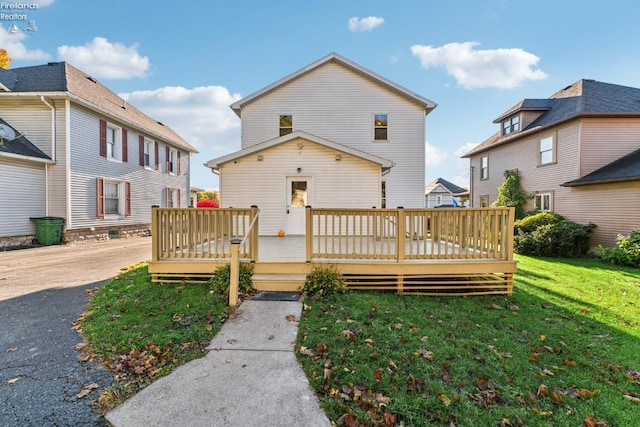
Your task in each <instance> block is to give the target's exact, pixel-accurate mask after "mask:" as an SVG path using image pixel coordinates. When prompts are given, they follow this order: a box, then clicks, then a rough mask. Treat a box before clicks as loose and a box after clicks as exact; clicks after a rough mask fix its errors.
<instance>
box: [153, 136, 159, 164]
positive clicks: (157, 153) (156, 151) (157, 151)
mask: <svg viewBox="0 0 640 427" xmlns="http://www.w3.org/2000/svg"><path fill="white" fill-rule="evenodd" d="M154 145H155V147H154V150H155V152H154V153H153V154H154V159H155V162H156V170H158V169H160V148H159V147H158V141H155V143H154Z"/></svg>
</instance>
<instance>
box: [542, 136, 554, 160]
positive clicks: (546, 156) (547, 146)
mask: <svg viewBox="0 0 640 427" xmlns="http://www.w3.org/2000/svg"><path fill="white" fill-rule="evenodd" d="M539 161H540V164H541V165H546V164H548V163H553V162H554V150H553V136H547V137H544V138H542V139H540V158H539Z"/></svg>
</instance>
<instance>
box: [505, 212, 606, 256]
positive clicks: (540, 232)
mask: <svg viewBox="0 0 640 427" xmlns="http://www.w3.org/2000/svg"><path fill="white" fill-rule="evenodd" d="M534 216H537V215H534ZM594 227H595V224H587V225H581V224H576V223H575V222H573V221H569V220H566V219H563V220H560V221H558V222H551V223H549V224H545V225H541V226H539V227H537V228H536V229H535V230H533V231H531V232H524V231H522V230H523V229H525V228H521V229H520V230H519V231H518V232H517V233H516V234H514V238H513V249H514V251H515V252H516V253H518V254H522V255H532V256H544V257H563V258H571V257H577V256H582V255H585V254H586V253H587V252H588V251H589V237H590V236H591V231H592V230H593V228H594Z"/></svg>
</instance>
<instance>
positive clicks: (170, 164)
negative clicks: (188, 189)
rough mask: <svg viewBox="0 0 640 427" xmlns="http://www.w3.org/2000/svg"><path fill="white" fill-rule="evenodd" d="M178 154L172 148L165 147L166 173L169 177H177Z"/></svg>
mask: <svg viewBox="0 0 640 427" xmlns="http://www.w3.org/2000/svg"><path fill="white" fill-rule="evenodd" d="M177 157H178V152H177V151H176V150H174V149H173V148H168V147H167V172H168V173H170V174H171V175H177V173H178V166H177V162H178V159H177Z"/></svg>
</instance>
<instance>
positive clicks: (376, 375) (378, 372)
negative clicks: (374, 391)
mask: <svg viewBox="0 0 640 427" xmlns="http://www.w3.org/2000/svg"><path fill="white" fill-rule="evenodd" d="M373 379H374V380H376V381H378V382H380V381H382V368H378V369H376V371H375V372H374V373H373Z"/></svg>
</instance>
